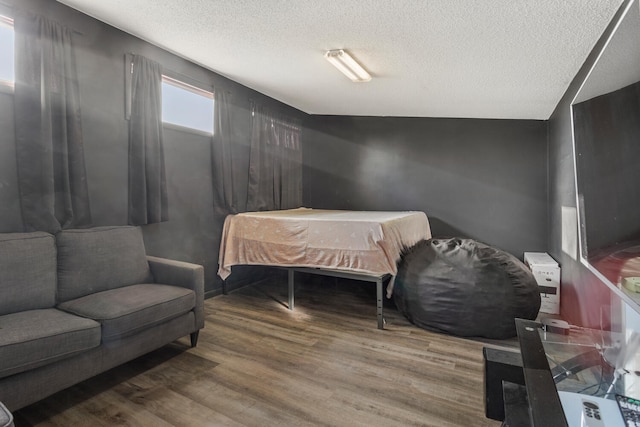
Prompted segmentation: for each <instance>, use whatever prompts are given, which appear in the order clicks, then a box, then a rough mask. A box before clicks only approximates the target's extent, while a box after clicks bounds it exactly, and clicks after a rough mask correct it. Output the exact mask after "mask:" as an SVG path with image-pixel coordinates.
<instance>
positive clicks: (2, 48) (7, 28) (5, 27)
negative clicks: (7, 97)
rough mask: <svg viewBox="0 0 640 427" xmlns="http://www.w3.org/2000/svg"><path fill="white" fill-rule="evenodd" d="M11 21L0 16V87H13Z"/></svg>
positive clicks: (12, 36)
mask: <svg viewBox="0 0 640 427" xmlns="http://www.w3.org/2000/svg"><path fill="white" fill-rule="evenodd" d="M13 46H14V35H13V19H11V18H9V17H7V16H4V15H0V85H3V86H9V87H13V82H14V80H15V74H14V47H13Z"/></svg>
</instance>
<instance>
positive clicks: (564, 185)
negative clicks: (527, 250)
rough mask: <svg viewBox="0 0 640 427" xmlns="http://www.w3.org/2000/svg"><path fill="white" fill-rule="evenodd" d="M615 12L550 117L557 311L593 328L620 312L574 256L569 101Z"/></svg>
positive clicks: (617, 302)
mask: <svg viewBox="0 0 640 427" xmlns="http://www.w3.org/2000/svg"><path fill="white" fill-rule="evenodd" d="M625 3H626V2H625ZM623 6H624V5H623ZM621 9H622V7H621ZM619 14H620V12H618V14H616V16H615V17H614V19H613V20H612V22H611V24H610V25H609V26H608V27H607V29H606V30H605V32H604V33H603V36H602V38H601V39H600V40H599V41H598V43H597V44H596V45H595V46H594V49H593V51H592V52H591V54H590V55H589V57H588V58H587V60H586V61H585V63H584V65H583V66H582V68H581V69H580V71H579V72H578V74H577V75H576V77H575V78H574V79H573V81H572V82H571V84H570V85H569V88H568V89H567V91H566V92H565V94H564V96H563V97H562V99H561V100H560V102H559V103H558V106H557V107H556V109H555V111H554V113H553V114H552V115H551V117H550V119H549V253H550V254H551V255H552V256H553V257H554V258H555V259H556V260H557V261H558V262H559V263H560V264H561V266H562V289H561V315H562V317H563V318H564V319H566V320H567V321H569V322H572V323H575V324H580V325H584V326H591V327H600V325H601V318H603V316H604V317H605V318H606V317H607V314H606V313H607V312H608V311H610V310H612V311H613V312H617V311H619V310H620V304H621V302H620V299H619V298H618V297H617V296H615V295H614V294H613V293H612V292H611V291H610V290H609V288H607V287H606V285H605V284H604V283H602V282H601V281H600V280H599V279H598V278H597V277H595V276H594V275H593V274H592V273H591V272H590V271H589V270H588V269H587V268H586V267H585V266H584V265H582V264H581V263H580V261H579V258H578V247H577V242H578V228H577V221H576V218H575V210H576V190H575V179H574V162H573V140H572V134H571V132H572V129H571V112H570V106H571V101H572V100H573V98H574V97H575V95H576V93H577V92H578V89H579V87H580V85H581V84H582V82H583V81H584V79H585V77H586V75H587V73H588V71H589V69H590V67H591V66H592V65H593V63H594V61H595V59H596V57H597V55H598V54H599V53H600V51H601V50H602V47H603V44H604V41H605V39H606V37H607V36H608V35H609V34H610V33H611V31H612V30H613V28H614V25H615V24H616V22H617V20H618V19H619ZM563 212H564V213H563ZM604 326H606V324H605V325H604Z"/></svg>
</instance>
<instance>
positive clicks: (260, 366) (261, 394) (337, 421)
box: [14, 275, 500, 427]
mask: <svg viewBox="0 0 640 427" xmlns="http://www.w3.org/2000/svg"><path fill="white" fill-rule="evenodd" d="M286 289H287V286H286V280H280V279H278V280H275V279H274V280H273V281H271V282H269V283H266V284H261V285H257V286H253V287H248V288H244V289H241V290H239V291H236V292H234V293H232V294H230V295H222V296H219V297H215V298H211V299H209V300H206V301H205V314H206V327H205V329H204V330H202V331H201V333H200V340H199V343H198V346H197V347H196V348H193V349H192V348H189V345H188V337H186V338H184V339H181V340H179V341H177V342H175V343H172V344H170V345H168V346H165V347H164V348H162V349H159V350H157V351H155V352H152V353H150V354H148V355H146V356H143V357H141V358H139V359H136V360H134V361H132V362H130V363H128V364H125V365H123V366H120V367H118V368H115V369H113V370H111V371H109V372H106V373H104V374H102V375H100V376H98V377H95V378H92V379H90V380H88V381H85V382H83V383H81V384H78V385H76V386H74V387H71V388H69V389H67V390H64V391H62V392H60V393H57V394H56V395H54V396H51V397H49V398H48V399H45V400H43V401H41V402H38V403H36V404H34V405H31V406H29V407H26V408H23V409H22V410H20V411H17V412H16V413H15V414H14V415H15V419H16V425H17V426H18V427H20V426H86V425H91V426H93V425H95V426H113V425H122V426H367V427H374V426H434V427H453V426H464V427H470V426H474V427H475V426H478V427H483V426H487V427H497V426H498V425H500V423H499V422H496V421H492V420H488V419H486V418H485V417H484V409H483V402H482V399H483V397H482V396H483V391H482V387H483V378H482V375H483V374H482V346H483V344H482V343H480V342H477V341H473V340H465V339H460V338H455V337H450V336H447V335H442V334H436V333H432V332H428V331H426V330H423V329H420V328H417V327H415V326H413V325H411V324H410V323H409V322H408V321H407V320H406V319H405V318H404V317H403V316H402V315H400V314H399V313H398V312H397V311H396V309H395V307H394V306H393V303H392V302H389V301H387V304H386V305H385V317H386V320H387V324H386V327H385V330H378V329H377V328H376V316H375V285H374V284H371V283H365V282H355V281H349V280H341V279H332V278H327V277H319V276H306V275H300V278H299V279H298V283H297V287H296V309H295V311H293V312H290V311H289V310H287V308H286V301H287V295H286Z"/></svg>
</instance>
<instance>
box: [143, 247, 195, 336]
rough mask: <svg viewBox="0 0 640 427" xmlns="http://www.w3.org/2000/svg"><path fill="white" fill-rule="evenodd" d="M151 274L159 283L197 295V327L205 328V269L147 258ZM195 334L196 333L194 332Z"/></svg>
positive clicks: (183, 263)
mask: <svg viewBox="0 0 640 427" xmlns="http://www.w3.org/2000/svg"><path fill="white" fill-rule="evenodd" d="M147 261H149V268H150V269H151V274H153V277H154V278H155V281H156V282H157V283H162V284H163V285H173V286H181V287H183V288H188V289H192V290H193V291H195V293H196V308H195V310H194V311H195V317H196V327H197V328H198V329H200V328H203V327H204V267H202V266H201V265H198V264H191V263H188V262H183V261H175V260H171V259H166V258H158V257H154V256H147ZM194 332H195V331H194Z"/></svg>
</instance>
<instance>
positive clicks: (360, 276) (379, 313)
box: [222, 267, 392, 329]
mask: <svg viewBox="0 0 640 427" xmlns="http://www.w3.org/2000/svg"><path fill="white" fill-rule="evenodd" d="M278 268H281V269H283V270H287V282H288V285H289V301H288V308H289V310H291V311H293V310H294V308H295V273H296V272H297V273H307V274H315V275H318V276H329V277H337V278H339V279H351V280H360V281H363V282H372V283H375V284H376V317H377V318H378V329H384V324H385V320H384V314H383V300H382V297H383V294H384V291H383V285H384V283H385V282H387V281H388V280H390V279H391V278H392V276H391V274H388V273H384V274H379V275H372V274H366V273H355V272H350V271H341V270H328V269H322V268H315V267H314V268H311V267H278ZM222 293H223V294H224V295H227V293H228V290H227V281H226V280H223V281H222Z"/></svg>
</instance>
